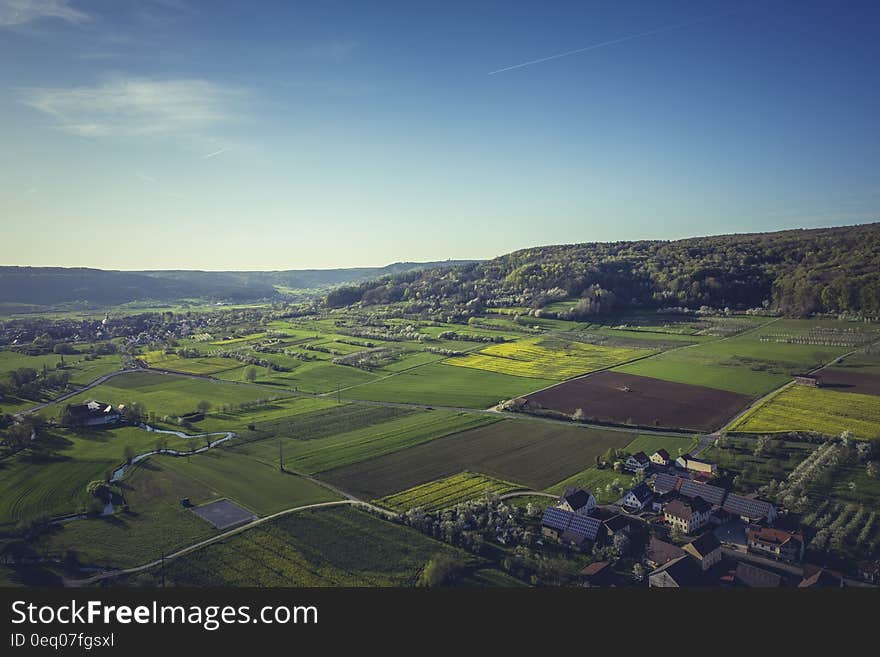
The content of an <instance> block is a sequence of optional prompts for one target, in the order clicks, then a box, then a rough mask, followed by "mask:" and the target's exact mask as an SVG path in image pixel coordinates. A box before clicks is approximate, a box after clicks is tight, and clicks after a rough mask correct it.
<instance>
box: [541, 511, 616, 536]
mask: <svg viewBox="0 0 880 657" xmlns="http://www.w3.org/2000/svg"><path fill="white" fill-rule="evenodd" d="M541 525H542V526H544V527H547V528H549V529H554V530H556V531H558V532H562V533H563V534H564V536H567V537H569V538H572V537H575V538H582V539H588V540H590V541H595V540H596V538H597V537H598V535H599V531H600V530H601V528H602V521H601V520H599V519H598V518H591V517H590V516H582V515H580V514H579V513H572V512H571V511H565V510H563V509H557V508H549V509H547V510H546V511H544V517H543V518H542V519H541Z"/></svg>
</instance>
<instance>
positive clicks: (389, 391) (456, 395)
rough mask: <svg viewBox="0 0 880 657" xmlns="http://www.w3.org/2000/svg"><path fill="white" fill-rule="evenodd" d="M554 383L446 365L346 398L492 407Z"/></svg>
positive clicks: (347, 394)
mask: <svg viewBox="0 0 880 657" xmlns="http://www.w3.org/2000/svg"><path fill="white" fill-rule="evenodd" d="M452 360H456V359H452ZM449 362H451V361H449ZM553 383H554V381H552V380H550V379H533V378H526V377H521V376H510V375H507V374H498V373H496V372H487V371H485V370H475V369H471V368H469V367H452V366H450V365H447V364H446V362H443V363H435V364H431V365H426V366H425V367H419V368H416V369H413V370H409V371H406V372H403V373H401V374H398V375H396V376H392V377H388V378H385V379H382V380H381V381H376V382H375V383H370V384H369V385H364V386H358V387H357V388H352V389H351V390H346V391H345V392H343V394H342V396H343V398H349V399H365V400H374V401H395V402H405V403H412V404H436V405H437V406H454V407H465V408H488V407H490V406H493V405H495V404H497V403H498V402H499V401H501V400H504V399H510V398H511V397H518V396H519V395H523V394H525V393H527V392H532V391H534V390H538V389H540V388H545V387H547V386H550V385H553Z"/></svg>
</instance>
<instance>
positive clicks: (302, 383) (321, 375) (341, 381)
mask: <svg viewBox="0 0 880 657" xmlns="http://www.w3.org/2000/svg"><path fill="white" fill-rule="evenodd" d="M280 358H281V357H278V356H273V355H269V356H268V357H267V359H269V360H279V359H280ZM286 362H287V363H288V364H290V365H293V366H294V367H295V369H294V370H293V371H291V372H276V371H267V370H266V368H264V367H257V368H256V370H257V379H256V382H257V383H267V384H276V385H279V386H286V387H290V388H294V389H296V390H298V391H300V392H310V393H324V392H335V391H336V390H337V389H339V388H348V387H350V386H353V385H359V384H362V383H369V382H370V381H374V380H375V379H376V378H377V375H376V374H373V373H372V372H367V371H365V370H360V369H358V368H356V367H346V366H344V365H334V364H333V363H331V362H329V361H328V360H316V361H309V362H304V361H298V360H296V359H294V358H289V357H288V359H287V361H286ZM248 369H249V368H247V367H243V368H239V369H234V370H228V371H226V372H220V373H219V374H218V375H217V377H218V378H221V379H225V380H227V381H239V382H241V381H245V380H246V378H245V376H246V373H247V370H248Z"/></svg>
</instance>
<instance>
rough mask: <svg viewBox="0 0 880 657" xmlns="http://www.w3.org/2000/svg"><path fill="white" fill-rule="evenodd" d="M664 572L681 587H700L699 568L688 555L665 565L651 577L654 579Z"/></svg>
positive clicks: (652, 573)
mask: <svg viewBox="0 0 880 657" xmlns="http://www.w3.org/2000/svg"><path fill="white" fill-rule="evenodd" d="M664 572H665V573H666V574H667V575H669V577H671V578H672V580H673V581H674V582H675V583H676V584H678V585H679V586H698V585H699V584H700V571H699V568H698V567H697V565H696V563H695V562H694V561H693V560H692V559H691V558H690V557H688V556H687V555H685V556H683V557H678V558H677V559H673V560H672V561H669V562H667V563H665V564H663V565H662V566H660V567H659V568H657V570H654V571H653V572H651V574H650V575H649V577H654V576H656V575H659V574H660V573H664Z"/></svg>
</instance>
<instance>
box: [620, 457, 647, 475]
mask: <svg viewBox="0 0 880 657" xmlns="http://www.w3.org/2000/svg"><path fill="white" fill-rule="evenodd" d="M649 465H651V461H650V460H649V459H648V455H647V454H645V453H644V452H636V453H635V454H630V455H629V456H627V457H626V461H624V462H623V468H624V470H628V471H629V472H644V471H645V470H647V469H648V466H649Z"/></svg>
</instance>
